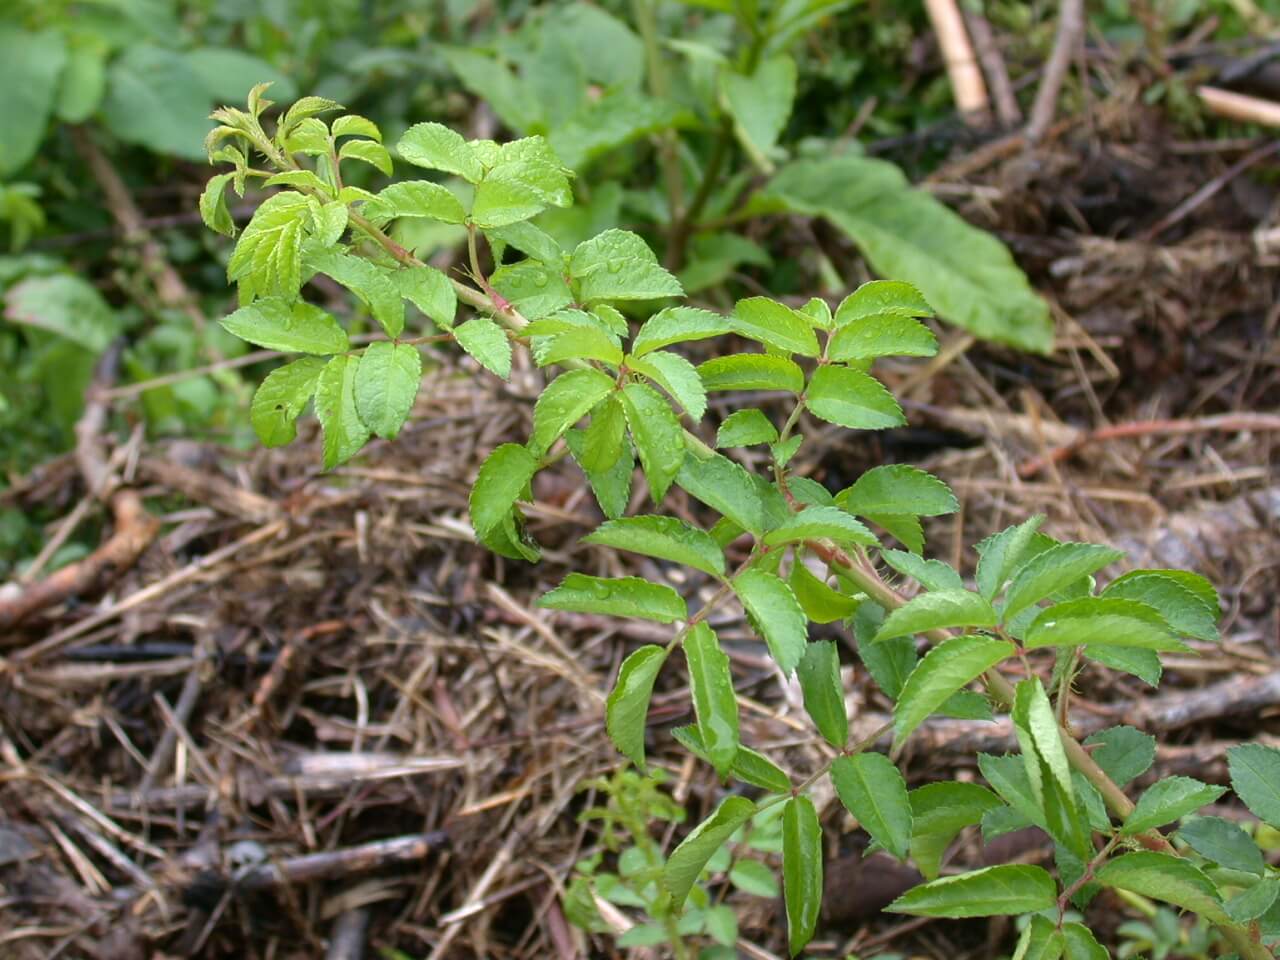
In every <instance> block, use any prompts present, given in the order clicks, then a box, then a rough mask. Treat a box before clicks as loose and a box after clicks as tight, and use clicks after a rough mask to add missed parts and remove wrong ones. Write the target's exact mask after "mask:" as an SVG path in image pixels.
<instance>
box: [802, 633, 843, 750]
mask: <svg viewBox="0 0 1280 960" xmlns="http://www.w3.org/2000/svg"><path fill="white" fill-rule="evenodd" d="M796 674H797V676H798V677H799V679H800V690H801V692H802V694H803V695H804V709H805V711H806V712H807V713H808V714H809V717H810V719H812V720H813V725H814V726H815V727H817V728H818V732H819V733H821V734H822V735H823V737H825V738H826V740H827V742H828V743H829V744H831V745H832V746H833V747H835V748H836V749H837V750H843V749H844V746H845V743H846V742H847V741H848V739H849V716H848V714H847V713H846V712H845V707H844V688H843V687H842V686H841V684H840V655H839V654H838V653H837V652H836V645H835V642H834V641H832V640H817V641H815V642H813V643H810V644H809V645H808V646H807V647H806V648H805V651H804V656H803V657H801V658H800V662H799V664H797V667H796Z"/></svg>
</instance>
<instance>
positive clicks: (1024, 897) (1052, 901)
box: [885, 864, 1058, 918]
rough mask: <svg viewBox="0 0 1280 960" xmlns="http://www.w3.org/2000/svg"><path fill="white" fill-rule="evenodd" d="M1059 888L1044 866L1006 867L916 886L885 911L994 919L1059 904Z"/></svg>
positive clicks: (916, 914)
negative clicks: (994, 917)
mask: <svg viewBox="0 0 1280 960" xmlns="http://www.w3.org/2000/svg"><path fill="white" fill-rule="evenodd" d="M1057 901H1058V888H1057V885H1056V884H1055V883H1054V882H1053V877H1051V876H1049V874H1048V873H1047V872H1045V871H1044V870H1043V869H1041V868H1040V867H1033V866H1027V865H1024V864H1006V865H1003V866H998V867H985V868H983V869H981V870H973V871H970V872H969V873H962V874H960V875H958V876H954V877H943V878H941V879H940V880H934V881H932V882H930V883H926V884H922V885H920V886H918V887H913V888H912V889H910V890H908V891H907V892H906V893H904V894H903V895H902V896H900V897H899V898H898V899H897V900H895V901H894V902H893V903H891V904H889V906H887V907H885V910H886V911H887V912H889V913H909V914H914V915H915V916H918V917H952V918H958V917H993V916H1005V915H1016V914H1020V913H1033V912H1035V911H1037V910H1048V909H1049V908H1051V907H1054V906H1056V905H1057Z"/></svg>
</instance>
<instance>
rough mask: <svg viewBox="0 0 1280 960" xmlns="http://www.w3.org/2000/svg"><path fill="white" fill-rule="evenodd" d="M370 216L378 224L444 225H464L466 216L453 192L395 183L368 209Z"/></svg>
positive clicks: (410, 182) (433, 185) (409, 182)
mask: <svg viewBox="0 0 1280 960" xmlns="http://www.w3.org/2000/svg"><path fill="white" fill-rule="evenodd" d="M364 212H365V214H366V215H367V216H369V217H371V218H373V219H377V220H394V219H396V218H397V217H426V218H428V219H430V220H440V221H442V222H443V223H462V222H463V221H464V220H465V219H466V218H467V212H466V211H465V210H464V209H462V204H461V203H460V202H459V201H458V198H457V197H455V196H454V195H453V192H452V191H451V190H449V189H448V188H447V187H443V186H441V185H440V184H438V183H431V182H430V181H429V180H406V181H404V182H403V183H393V184H392V185H391V186H389V187H387V188H386V189H385V190H383V191H382V192H381V193H379V194H378V196H377V198H376V199H374V200H372V201H370V202H369V203H368V204H366V205H365V208H364Z"/></svg>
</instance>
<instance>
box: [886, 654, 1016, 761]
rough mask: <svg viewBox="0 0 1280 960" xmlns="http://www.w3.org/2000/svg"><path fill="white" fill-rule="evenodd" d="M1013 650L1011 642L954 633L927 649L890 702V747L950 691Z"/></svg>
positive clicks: (909, 731)
mask: <svg viewBox="0 0 1280 960" xmlns="http://www.w3.org/2000/svg"><path fill="white" fill-rule="evenodd" d="M1015 652H1016V648H1015V647H1014V645H1013V644H1012V643H1009V642H1008V641H1005V640H994V639H991V638H988V637H954V638H953V639H951V640H945V641H943V642H942V643H940V644H938V646H936V647H934V648H933V649H932V650H930V651H929V652H928V653H927V654H926V655H925V657H924V659H923V660H921V661H920V662H919V663H918V664H916V667H915V669H914V670H912V671H911V676H909V677H907V682H906V683H905V684H904V685H903V687H902V693H901V694H900V695H899V696H898V702H897V703H896V704H895V705H894V709H893V727H894V741H893V742H894V748H895V749H897V747H898V746H900V745H901V744H902V742H903V741H904V740H906V738H907V737H908V736H910V735H911V733H912V731H914V730H915V729H916V727H918V726H920V724H921V723H923V722H924V721H925V719H926V718H927V717H928V716H929V715H930V714H931V713H933V712H934V711H935V710H937V709H938V707H939V706H941V705H942V704H943V703H944V702H945V701H946V699H947V698H948V697H950V696H951V695H952V694H953V693H955V692H956V691H957V690H960V689H961V688H963V687H965V686H967V685H968V684H969V683H971V682H972V681H973V680H975V679H977V678H978V677H980V676H981V675H982V674H983V673H984V672H985V671H987V670H989V669H990V668H991V667H994V666H995V665H996V664H997V663H1000V662H1001V661H1002V660H1006V659H1008V658H1009V657H1011V656H1013V655H1014V654H1015Z"/></svg>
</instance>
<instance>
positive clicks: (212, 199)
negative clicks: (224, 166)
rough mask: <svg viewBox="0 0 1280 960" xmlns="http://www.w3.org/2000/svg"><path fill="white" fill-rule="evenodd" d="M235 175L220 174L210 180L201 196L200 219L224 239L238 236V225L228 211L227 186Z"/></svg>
mask: <svg viewBox="0 0 1280 960" xmlns="http://www.w3.org/2000/svg"><path fill="white" fill-rule="evenodd" d="M234 176H235V174H231V173H220V174H218V175H217V176H213V177H210V178H209V182H208V183H207V184H205V188H204V190H203V191H202V192H201V194H200V219H201V220H202V221H204V225H205V226H206V227H208V228H209V229H210V230H212V231H214V233H220V234H222V235H223V236H224V237H234V236H235V235H236V224H235V221H234V220H232V219H231V211H230V210H229V209H227V184H228V183H230V182H231V178H232V177H234Z"/></svg>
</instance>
